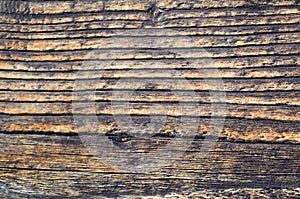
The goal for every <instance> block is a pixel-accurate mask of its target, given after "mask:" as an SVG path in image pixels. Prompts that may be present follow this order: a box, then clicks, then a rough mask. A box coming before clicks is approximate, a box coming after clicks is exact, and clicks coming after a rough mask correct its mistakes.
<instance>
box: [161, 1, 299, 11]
mask: <svg viewBox="0 0 300 199" xmlns="http://www.w3.org/2000/svg"><path fill="white" fill-rule="evenodd" d="M289 5H292V6H294V5H299V2H297V1H294V0H283V1H268V0H262V1H259V0H252V1H245V0H232V1H218V0H212V1H197V0H192V1H185V0H175V1H173V0H164V1H156V6H157V7H158V8H160V9H164V10H170V9H199V8H208V7H210V8H222V7H235V8H236V7H253V8H254V9H260V8H263V7H264V6H289Z"/></svg>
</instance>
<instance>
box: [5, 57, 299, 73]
mask: <svg viewBox="0 0 300 199" xmlns="http://www.w3.org/2000/svg"><path fill="white" fill-rule="evenodd" d="M206 61H208V60H207V59H204V58H203V59H201V60H197V59H189V60H188V62H189V63H187V60H180V59H178V60H175V61H173V60H171V59H165V60H164V59H162V60H159V59H157V60H150V59H148V60H147V59H144V60H113V61H112V60H98V61H93V60H89V61H85V64H84V65H82V61H67V60H66V61H61V62H59V60H57V61H56V62H47V61H44V60H36V61H31V62H29V61H28V62H27V61H0V63H1V70H20V71H44V72H48V71H49V72H69V71H77V70H109V69H136V68H146V67H147V68H149V69H161V68H162V67H163V68H165V69H175V70H176V69H180V70H181V69H191V68H194V67H195V66H196V67H195V68H196V69H197V68H199V67H200V66H201V68H202V69H205V68H206V69H208V68H219V69H223V68H224V69H230V68H234V69H240V70H242V69H244V68H245V69H246V68H252V69H255V68H261V67H266V68H273V67H274V68H275V67H281V66H298V65H300V57H299V56H298V55H265V56H251V57H249V56H248V57H234V58H218V59H214V60H213V61H214V63H215V64H214V65H213V66H205V65H204V64H203V63H205V62H206Z"/></svg>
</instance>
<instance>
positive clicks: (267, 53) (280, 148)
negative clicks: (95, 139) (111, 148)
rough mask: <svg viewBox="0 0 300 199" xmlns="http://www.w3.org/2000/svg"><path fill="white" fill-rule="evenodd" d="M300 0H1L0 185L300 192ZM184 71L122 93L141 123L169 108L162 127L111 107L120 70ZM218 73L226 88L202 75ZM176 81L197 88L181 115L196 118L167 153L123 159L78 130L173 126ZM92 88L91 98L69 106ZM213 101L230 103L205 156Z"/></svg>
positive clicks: (5, 193) (209, 194)
mask: <svg viewBox="0 0 300 199" xmlns="http://www.w3.org/2000/svg"><path fill="white" fill-rule="evenodd" d="M299 8H300V4H299V1H297V0H282V1H281V0H271V1H269V0H262V1H257V0H251V1H246V0H230V1H217V0H207V1H202V0H197V1H196V0H189V1H185V0H172V1H171V0H161V1H159V0H157V1H149V0H121V1H117V0H106V1H89V0H85V1H78V0H76V1H75V0H74V1H50V0H49V1H46V0H43V1H35V0H32V1H28V0H26V1H13V0H11V1H8V0H1V1H0V23H1V25H0V37H1V42H0V118H1V120H0V132H1V133H0V137H1V139H0V143H1V144H0V146H1V153H0V170H1V171H0V196H1V198H65V197H69V198H105V197H106V198H116V197H120V198H139V197H140V196H144V197H146V196H153V197H157V198H201V197H202V198H216V197H220V198H299V197H300V190H299V181H300V170H299V165H300V154H299V149H300V147H299V146H300V145H299V144H300V121H299V120H300V117H299V113H300V111H299V110H300V109H299V108H300V80H299V79H300V67H299V64H300V56H299V49H300V48H299V43H300V34H299V33H300V23H299V22H300V12H299ZM135 30H142V31H135ZM147 41H148V42H147ZM191 41H192V42H191ZM93 49H97V51H95V50H94V51H92V50H93ZM203 50H205V51H206V52H208V53H203ZM211 60H213V62H214V64H212V65H207V64H206V63H207V62H208V61H211ZM216 68H218V72H217V73H216V72H215V70H216ZM133 69H138V70H135V72H134V73H130V71H132V70H133ZM207 74H210V75H209V76H207ZM184 78H185V80H188V81H189V82H190V83H191V85H190V87H189V88H188V87H187V86H186V85H184V84H182V85H179V87H178V85H176V86H174V87H172V88H169V87H167V86H165V85H159V84H153V85H148V87H145V88H144V89H140V90H136V91H135V92H134V93H133V95H132V96H131V98H130V103H131V111H130V114H132V118H134V119H135V121H137V122H138V124H139V128H141V129H143V128H144V127H145V125H146V124H147V123H148V122H149V117H148V114H149V109H150V108H151V107H152V105H159V106H160V108H158V109H154V111H155V114H157V115H164V114H165V112H164V111H165V110H164V109H161V107H164V108H165V109H168V110H172V111H171V112H170V113H169V114H168V123H167V125H166V127H165V128H164V129H162V131H164V133H163V134H159V135H160V136H161V138H159V137H155V138H151V139H148V140H145V139H138V138H132V137H131V136H129V135H124V134H119V133H118V132H119V131H120V129H118V123H117V122H116V121H114V117H113V116H114V115H115V114H117V115H122V114H127V113H123V112H117V113H116V112H113V111H112V108H111V100H112V96H113V94H115V93H118V92H119V93H122V92H123V91H122V89H121V90H120V91H116V89H118V81H119V80H120V79H128V80H134V81H142V80H153V79H154V80H156V79H163V80H166V81H167V80H169V81H171V82H176V81H177V80H180V79H184ZM215 79H221V80H222V82H223V88H222V89H220V87H213V88H212V87H210V85H209V84H207V82H214V81H215ZM95 80H96V82H95ZM78 82H81V83H82V85H80V86H78ZM178 88H179V90H178V91H177V92H181V93H185V92H188V90H189V89H192V90H193V91H194V94H195V100H197V101H198V102H199V106H198V107H197V108H196V109H195V107H194V106H191V108H190V110H189V112H188V115H187V116H188V117H191V118H192V117H195V116H200V118H201V123H200V124H199V127H197V130H196V132H195V135H196V140H195V142H194V143H193V144H192V145H191V147H190V149H189V150H187V151H186V153H184V155H183V156H182V157H181V158H179V159H178V160H177V161H175V162H173V163H172V164H171V165H169V166H166V167H163V168H162V169H161V170H159V171H156V172H144V173H130V172H127V173H126V172H124V171H118V170H114V169H112V168H110V167H109V165H104V164H103V163H101V158H99V157H98V158H96V157H93V156H92V155H91V154H90V153H89V151H88V150H87V149H86V148H85V147H84V145H83V144H82V143H81V141H80V138H79V137H78V133H80V132H90V131H93V130H94V129H97V128H100V129H102V133H99V134H101V135H100V136H112V138H111V139H112V140H113V141H114V143H117V144H118V145H119V146H121V148H122V147H123V148H125V149H128V148H129V149H131V150H133V153H138V152H139V150H146V151H147V150H149V143H150V145H151V143H152V144H153V143H160V142H166V140H172V139H173V138H172V132H176V131H178V129H179V128H180V127H179V124H180V118H179V116H181V115H182V112H181V111H180V107H178V100H177V98H176V96H175V95H174V93H172V89H178ZM94 89H95V92H91V90H92V91H93V90H94ZM134 89H135V88H134V87H129V90H134ZM74 90H75V91H76V92H79V93H80V92H82V91H84V92H83V93H81V95H74ZM88 90H89V91H88ZM212 91H213V93H220V95H221V94H222V92H223V91H225V92H226V98H221V99H218V98H212V97H211V95H210V94H211V93H210V92H212ZM124 96H126V92H125V93H124ZM88 101H96V102H95V104H96V108H95V109H91V108H90V107H86V108H83V109H79V110H75V111H74V110H73V109H72V103H73V104H74V103H79V104H80V103H81V104H84V103H86V102H88ZM183 102H185V103H187V104H188V103H190V101H189V99H186V100H183ZM118 103H119V105H120V106H123V105H124V104H126V103H127V101H126V100H125V99H122V98H121V99H120V100H119V101H118ZM211 104H217V105H219V106H222V105H226V107H227V112H226V120H225V123H224V127H223V130H222V132H221V133H220V135H219V136H220V137H219V139H220V141H219V142H217V144H216V146H215V147H214V149H213V150H212V151H211V152H210V153H209V154H208V156H207V157H206V158H201V157H198V152H199V150H200V146H201V139H202V138H203V137H204V136H206V135H207V134H209V133H208V131H209V124H210V119H211V117H212V118H214V119H215V120H220V121H222V117H223V115H222V113H219V115H218V114H213V115H212V111H211V107H210V106H211ZM74 113H75V114H77V115H86V119H87V120H88V119H89V117H91V116H92V115H93V114H97V116H98V118H99V122H98V123H88V124H85V125H81V126H80V127H78V126H75V125H74V123H73V122H74V118H73V114H74ZM131 133H132V135H134V133H133V132H131ZM124 136H125V137H124ZM186 136H189V135H186ZM178 145H179V146H180V143H178ZM133 146H134V147H133ZM154 146H156V147H157V146H159V145H154ZM150 148H151V147H150ZM173 150H174V151H173V152H176V151H180V150H181V149H180V148H176V149H173ZM168 152H170V153H171V151H168ZM112 156H113V154H112ZM153 158H158V159H159V158H162V157H153ZM102 162H103V161H102Z"/></svg>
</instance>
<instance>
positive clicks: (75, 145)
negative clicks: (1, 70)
mask: <svg viewBox="0 0 300 199" xmlns="http://www.w3.org/2000/svg"><path fill="white" fill-rule="evenodd" d="M0 136H1V139H0V140H1V141H0V142H1V145H2V146H5V147H2V148H1V153H0V162H1V168H0V170H1V174H0V177H1V182H0V183H1V184H2V186H1V187H2V189H4V190H3V191H1V192H2V193H3V192H4V193H5V189H6V190H7V192H8V193H10V194H12V195H16V196H19V197H21V196H23V197H25V196H35V195H36V196H40V197H41V196H42V195H43V196H44V197H46V196H52V197H53V196H58V195H59V196H68V197H72V198H76V197H83V196H86V194H87V193H88V194H89V196H91V197H92V196H94V194H95V196H96V195H97V196H98V194H101V195H102V196H103V197H105V196H107V197H109V198H111V197H116V196H118V195H119V194H120V193H122V195H124V196H126V195H132V196H134V195H142V196H143V195H160V196H163V195H165V194H168V193H171V192H174V193H176V192H178V191H179V192H180V194H183V195H189V194H191V195H192V194H194V195H197V194H200V193H201V191H202V190H203V189H207V188H212V187H214V188H219V189H230V188H231V189H233V190H237V191H239V190H240V189H243V188H244V187H249V189H250V190H252V189H255V188H267V187H279V186H280V187H283V188H285V187H286V188H288V189H289V190H290V191H291V193H290V194H292V195H293V194H294V195H297V194H298V192H297V189H296V187H297V186H298V182H299V181H298V180H299V176H297V173H298V172H299V168H298V167H297V165H298V164H299V156H300V154H299V145H288V144H284V145H283V144H273V145H269V144H247V143H244V144H240V143H231V142H218V143H217V144H216V146H215V148H214V149H213V150H212V151H211V152H210V153H209V154H208V155H207V156H206V157H205V158H199V157H198V147H201V141H195V142H194V144H193V145H192V146H191V147H190V149H189V150H188V151H187V152H185V154H184V155H183V156H182V157H181V158H180V159H179V160H177V161H176V162H173V163H172V164H171V165H169V166H167V167H164V168H162V171H160V172H152V173H126V172H124V171H118V170H112V169H111V168H109V167H107V166H106V165H103V164H100V163H99V162H98V161H97V158H96V157H92V156H91V155H89V152H88V151H87V149H86V148H85V147H84V146H83V145H82V144H81V142H80V139H79V137H78V136H71V137H69V136H53V135H52V136H47V135H27V136H25V137H24V136H23V135H18V134H15V135H8V134H1V135H0ZM159 140H160V141H161V142H163V141H164V140H167V139H166V138H164V139H159ZM148 141H149V140H148ZM7 143H9V145H8V144H7ZM146 143H147V141H146V140H144V141H143V140H134V139H133V140H129V141H127V142H123V143H122V144H123V145H124V146H125V145H128V146H129V145H131V146H135V147H136V149H138V148H140V147H143V146H145V144H146ZM103 150H106V149H105V148H103ZM174 150H180V149H178V148H177V149H174ZM112 155H113V154H112ZM156 158H162V157H156ZM24 160H26V161H24ZM201 179H202V180H201ZM203 179H205V181H203ZM32 180H34V181H35V182H36V183H35V184H34V185H33V184H31V183H30V181H32ZM166 180H167V181H168V183H171V184H176V186H170V187H169V186H165V185H166ZM103 182H105V184H103ZM187 184H189V185H188V186H186V185H187ZM111 187H114V188H113V190H114V191H112V190H111ZM240 191H241V190H240ZM198 192H199V193H198ZM249 194H253V193H249ZM269 194H270V193H269ZM281 194H283V197H285V196H288V192H287V193H284V192H281ZM195 197H196V196H195Z"/></svg>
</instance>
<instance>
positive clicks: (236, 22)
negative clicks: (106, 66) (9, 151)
mask: <svg viewBox="0 0 300 199" xmlns="http://www.w3.org/2000/svg"><path fill="white" fill-rule="evenodd" d="M297 23H299V14H291V15H286V16H285V15H282V16H281V15H277V16H237V17H226V18H213V17H210V18H206V20H203V19H202V18H191V19H173V20H162V21H158V22H156V23H154V22H153V21H152V20H151V21H149V20H148V21H147V20H146V21H140V20H130V21H128V20H116V21H114V20H113V21H91V22H78V23H73V24H52V25H50V24H48V25H42V24H37V25H34V24H33V25H26V24H24V25H22V24H1V27H0V31H6V32H45V31H46V32H58V31H74V30H86V29H100V28H101V29H104V28H105V29H116V28H118V29H120V28H123V29H129V28H142V27H143V28H180V27H181V28H189V27H191V28H195V27H211V26H215V27H222V26H224V27H228V26H245V25H247V26H253V25H255V26H257V25H287V24H297Z"/></svg>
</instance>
